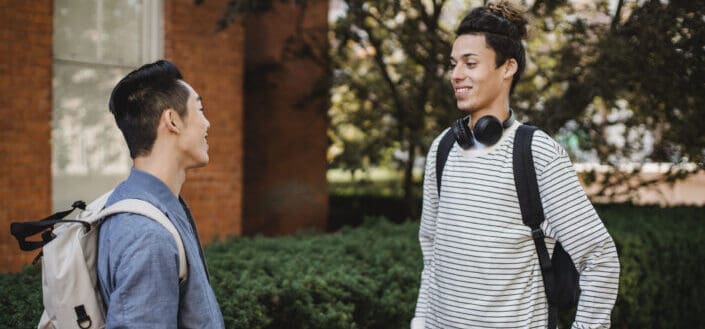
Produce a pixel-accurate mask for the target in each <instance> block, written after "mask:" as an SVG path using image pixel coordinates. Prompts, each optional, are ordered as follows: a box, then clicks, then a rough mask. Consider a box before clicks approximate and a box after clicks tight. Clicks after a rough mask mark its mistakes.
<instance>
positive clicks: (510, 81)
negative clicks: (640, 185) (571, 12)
mask: <svg viewBox="0 0 705 329" xmlns="http://www.w3.org/2000/svg"><path fill="white" fill-rule="evenodd" d="M526 23H527V22H526V19H525V18H524V17H522V15H521V14H520V13H519V11H518V10H517V9H516V8H514V7H512V6H511V5H509V4H507V3H499V4H489V5H486V6H484V7H479V8H475V9H474V10H473V11H471V12H470V13H469V14H468V15H467V16H466V17H465V18H464V19H463V21H462V22H461V23H460V26H459V27H458V29H457V31H456V35H457V37H456V40H455V42H454V44H453V49H452V53H451V83H452V85H453V88H454V90H455V97H456V99H457V106H458V108H459V109H460V110H461V111H463V112H466V113H467V114H468V116H469V117H468V118H467V121H466V123H465V122H463V125H464V126H467V127H462V128H463V129H461V130H464V129H466V128H467V130H466V132H467V137H466V139H467V140H463V138H462V137H456V139H457V140H458V143H455V144H454V145H453V147H452V148H451V150H450V152H449V155H448V158H447V160H446V163H445V165H444V170H443V174H442V175H441V176H442V177H441V181H440V182H441V184H438V182H437V181H436V153H437V150H438V145H439V141H440V140H441V136H443V135H444V134H445V132H443V133H442V134H441V135H439V137H438V138H436V140H435V141H434V142H433V144H432V145H431V148H430V150H429V152H428V156H427V158H426V159H427V160H426V170H425V178H424V196H423V212H422V219H421V226H420V230H419V241H420V244H421V249H422V252H423V258H424V269H423V272H422V275H421V286H420V289H419V296H418V301H417V305H416V313H415V317H414V319H413V320H412V321H411V328H412V329H418V328H440V329H449V328H546V326H547V324H548V304H547V299H546V293H545V290H544V284H543V279H542V273H541V268H540V265H539V259H538V257H537V252H536V248H535V245H534V240H533V239H532V233H531V229H530V228H529V227H528V226H526V225H524V223H523V222H522V214H521V209H520V206H519V201H518V197H517V192H516V187H515V181H514V174H513V164H512V163H513V162H512V159H513V158H512V156H513V140H514V135H515V132H516V130H517V127H518V126H520V125H521V123H519V122H515V121H514V120H513V117H512V115H511V110H510V108H509V95H510V93H511V91H512V90H513V88H514V86H515V85H516V83H517V81H518V80H519V77H520V75H521V73H522V71H523V70H524V66H525V54H524V48H523V45H522V43H521V40H522V38H524V37H525V36H526ZM489 121H494V123H491V124H489V125H490V126H491V125H494V126H495V127H499V128H497V129H495V130H493V129H486V126H487V122H489ZM493 131H494V132H493ZM456 136H460V135H458V134H456ZM531 152H532V154H533V159H534V167H535V169H536V178H537V182H538V188H539V194H540V200H541V202H542V204H543V212H544V215H545V220H544V221H543V223H542V224H541V228H542V229H543V232H545V236H546V238H545V242H546V246H547V247H548V251H549V254H551V253H552V251H553V248H554V245H555V243H556V242H560V243H561V244H562V245H563V248H564V249H565V250H566V251H567V253H568V254H569V255H570V258H571V259H572V260H573V262H574V264H575V267H576V269H577V271H578V272H579V273H580V281H579V286H580V289H581V295H580V300H579V303H578V308H577V314H576V317H575V321H574V323H573V325H572V327H573V328H609V327H610V314H611V311H612V308H613V306H614V302H615V299H616V296H617V288H618V279H619V260H618V257H617V251H616V249H615V245H614V242H613V240H612V238H611V237H610V235H609V233H608V232H607V230H606V229H605V227H604V225H603V223H602V221H601V220H600V218H599V217H598V215H597V213H596V212H595V209H594V208H593V206H592V204H591V203H590V201H589V200H588V199H587V197H586V195H585V192H584V191H583V189H582V187H581V186H580V184H579V182H578V180H577V177H576V175H575V172H574V170H573V167H572V164H571V162H570V159H569V158H568V156H567V154H566V152H565V151H564V150H563V148H562V147H561V146H560V145H559V144H558V143H556V142H555V141H554V140H553V139H552V138H551V137H549V136H548V135H546V134H545V133H543V132H540V131H537V132H536V133H535V134H534V137H533V141H532V144H531ZM438 186H441V189H440V191H438Z"/></svg>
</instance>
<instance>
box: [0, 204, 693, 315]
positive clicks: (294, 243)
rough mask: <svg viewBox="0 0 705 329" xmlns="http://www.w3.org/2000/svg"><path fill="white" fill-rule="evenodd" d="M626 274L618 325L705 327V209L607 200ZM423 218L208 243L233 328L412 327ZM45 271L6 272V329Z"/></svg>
mask: <svg viewBox="0 0 705 329" xmlns="http://www.w3.org/2000/svg"><path fill="white" fill-rule="evenodd" d="M598 211H599V212H600V214H601V216H602V218H603V219H604V220H605V223H606V225H607V227H608V229H609V230H610V232H611V233H612V236H613V237H614V239H615V241H616V243H617V248H618V250H619V254H620V260H621V264H622V272H621V277H620V291H619V297H618V300H617V306H616V308H615V310H614V312H613V316H612V318H613V328H705V324H703V323H704V322H705V303H703V301H705V285H704V284H703V283H702V280H703V278H705V263H704V261H705V251H704V250H705V249H703V248H702V247H701V246H702V245H704V244H705V225H704V224H705V211H703V208H687V207H684V208H668V209H660V208H656V207H630V206H602V207H599V208H598ZM417 232H418V222H406V223H403V224H393V223H390V222H388V221H385V220H380V219H369V220H367V221H366V222H365V223H364V224H363V225H361V226H360V227H358V228H354V229H351V228H346V229H343V230H341V231H339V232H337V233H331V234H313V233H307V234H300V235H297V236H291V237H281V238H262V237H258V238H236V239H231V240H229V241H225V242H219V243H215V244H211V245H210V246H208V247H207V248H206V255H207V258H208V266H209V269H210V272H211V276H212V284H213V287H214V289H215V292H216V295H217V297H218V300H219V301H220V305H221V308H222V310H223V315H224V317H225V321H226V324H227V327H228V328H325V329H329V328H331V329H333V328H406V327H408V323H409V320H410V319H411V317H412V316H413V311H414V305H415V302H416V294H417V289H418V282H419V274H420V271H421V253H420V250H419V246H418V242H417ZM40 281H41V278H40V275H39V272H38V270H37V269H36V268H31V267H28V268H27V269H25V271H24V272H22V273H20V274H4V275H0V289H1V293H2V296H3V297H4V300H5V302H3V303H0V328H30V327H33V326H35V325H36V321H37V320H38V318H39V313H40V311H41V296H40V293H39V290H40Z"/></svg>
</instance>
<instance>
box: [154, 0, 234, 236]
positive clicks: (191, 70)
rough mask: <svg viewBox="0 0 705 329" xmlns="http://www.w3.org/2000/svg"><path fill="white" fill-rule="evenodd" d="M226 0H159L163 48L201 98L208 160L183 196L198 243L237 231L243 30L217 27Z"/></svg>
mask: <svg viewBox="0 0 705 329" xmlns="http://www.w3.org/2000/svg"><path fill="white" fill-rule="evenodd" d="M227 2H228V1H226V0H208V1H204V2H203V4H202V5H195V4H194V1H193V0H174V1H171V0H169V1H164V3H165V7H164V48H165V49H164V53H165V57H166V58H167V59H169V60H172V61H173V62H174V63H176V65H177V66H178V67H179V69H181V71H182V73H183V75H184V78H185V79H186V81H187V82H189V83H190V84H191V86H193V88H194V89H195V90H196V92H197V93H199V94H200V95H201V97H202V98H203V106H204V109H205V113H206V117H207V118H208V120H209V121H210V123H211V128H210V130H209V133H208V144H209V146H210V149H209V152H208V153H209V155H210V163H209V164H208V166H207V167H205V168H200V169H196V170H192V171H190V172H189V174H188V176H187V179H186V184H185V185H184V190H183V193H182V194H183V196H184V198H185V199H186V201H187V202H188V203H189V205H190V206H191V208H192V211H193V213H194V217H195V219H196V222H197V225H198V229H199V234H200V237H201V240H202V242H203V243H206V242H209V241H212V240H213V239H216V238H219V237H220V238H222V237H225V236H230V235H237V234H240V233H241V218H242V161H243V160H242V154H243V152H242V129H243V127H242V102H243V97H242V80H243V65H244V58H243V42H244V31H243V29H242V27H241V26H240V24H233V25H232V26H230V27H228V28H227V29H226V30H224V31H220V32H217V31H216V24H217V22H218V19H219V18H220V17H222V15H223V13H224V11H225V7H226V4H227Z"/></svg>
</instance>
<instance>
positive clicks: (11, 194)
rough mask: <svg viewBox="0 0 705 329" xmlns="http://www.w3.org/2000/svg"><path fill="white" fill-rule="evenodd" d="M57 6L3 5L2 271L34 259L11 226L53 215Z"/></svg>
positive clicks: (41, 1) (16, 1)
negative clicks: (53, 66)
mask: <svg viewBox="0 0 705 329" xmlns="http://www.w3.org/2000/svg"><path fill="white" fill-rule="evenodd" d="M52 10H53V3H52V1H50V0H37V1H24V0H11V1H2V2H1V3H0V116H2V119H0V166H2V169H0V272H14V271H18V270H20V269H21V268H22V265H23V264H27V263H29V262H30V261H31V260H32V259H33V258H34V256H35V255H34V254H31V253H28V252H22V251H20V249H19V247H18V245H17V242H16V240H15V239H14V238H13V237H12V236H11V235H10V222H12V221H18V220H30V219H40V218H42V217H45V216H47V215H49V214H50V211H51V141H50V138H51V126H50V124H51V90H52V87H51V77H52V28H53V27H52V24H53V16H52Z"/></svg>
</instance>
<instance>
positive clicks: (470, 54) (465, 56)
mask: <svg viewBox="0 0 705 329" xmlns="http://www.w3.org/2000/svg"><path fill="white" fill-rule="evenodd" d="M472 56H477V54H475V53H466V54H462V55H460V58H461V59H465V58H468V57H472ZM450 60H455V58H452V57H451V59H450Z"/></svg>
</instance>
